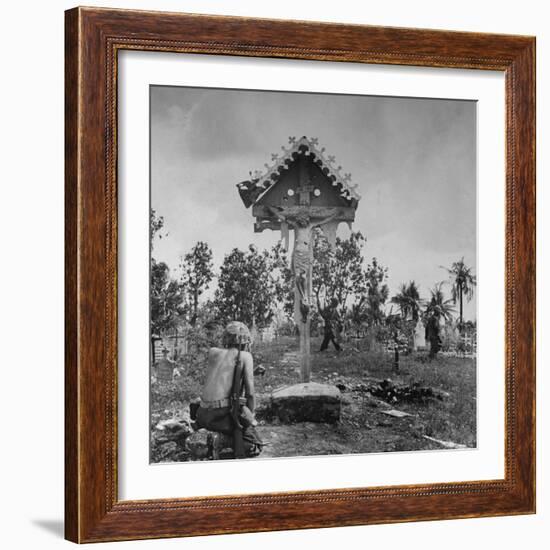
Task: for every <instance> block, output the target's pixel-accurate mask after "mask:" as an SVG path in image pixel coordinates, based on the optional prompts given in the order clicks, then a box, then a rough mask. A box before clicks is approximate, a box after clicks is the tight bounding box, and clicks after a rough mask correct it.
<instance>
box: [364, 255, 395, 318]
mask: <svg viewBox="0 0 550 550" xmlns="http://www.w3.org/2000/svg"><path fill="white" fill-rule="evenodd" d="M387 278H388V268H387V267H383V266H381V265H380V264H379V263H378V260H377V259H376V258H373V259H372V261H371V263H370V264H368V266H367V268H366V269H365V280H366V288H367V293H366V301H365V321H366V323H367V326H369V327H372V326H378V325H381V324H382V323H383V321H384V305H385V303H386V300H387V299H388V297H389V294H390V290H389V288H388V285H387V284H386V282H385V281H386V279H387Z"/></svg>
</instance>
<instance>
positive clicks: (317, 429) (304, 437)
mask: <svg viewBox="0 0 550 550" xmlns="http://www.w3.org/2000/svg"><path fill="white" fill-rule="evenodd" d="M319 345H320V341H318V339H313V342H312V349H313V350H318V348H319ZM203 360H204V358H197V360H196V361H195V362H194V363H191V364H187V365H186V366H185V367H183V368H182V376H181V377H180V378H179V379H177V380H176V381H175V382H174V383H173V384H171V385H168V386H164V387H159V386H158V385H156V384H154V385H153V388H152V401H151V413H152V419H151V420H152V426H154V425H156V423H157V422H158V421H159V420H162V419H165V418H168V417H171V416H178V415H179V414H180V412H181V411H183V410H186V409H187V407H188V403H189V401H190V400H191V399H192V398H194V397H196V396H197V395H198V394H199V392H200V387H201V384H202V375H203V368H202V365H203V364H204V363H202V361H203ZM254 360H255V365H256V366H258V365H262V366H263V367H264V368H265V373H264V374H263V375H262V376H257V377H256V378H255V383H256V392H257V394H258V401H259V405H260V407H261V406H262V403H264V404H265V403H267V402H268V400H269V395H270V393H271V391H272V390H274V389H276V388H278V387H281V386H286V385H290V384H295V383H299V382H300V368H299V364H298V357H297V343H296V340H295V339H292V338H284V339H281V340H280V341H278V342H273V343H270V344H263V345H262V344H260V345H259V346H257V347H256V349H255V350H254ZM311 363H312V376H311V379H312V381H313V382H320V383H329V384H337V385H339V387H341V388H342V396H343V399H342V414H341V420H340V422H339V423H337V424H334V425H329V424H316V423H310V422H305V423H300V424H294V425H282V424H281V423H280V422H278V421H276V420H275V421H269V422H267V421H260V426H259V432H260V434H261V436H262V438H263V439H264V441H267V442H268V443H269V445H268V446H267V447H266V448H265V450H264V452H263V454H262V455H261V456H264V457H277V456H306V455H326V454H349V453H369V452H384V451H411V450H428V449H441V448H442V446H441V444H438V443H435V442H433V441H431V440H428V439H426V438H425V437H423V436H430V437H433V438H436V439H438V440H443V441H451V442H454V443H457V444H461V445H465V446H467V447H475V446H476V397H475V396H476V368H475V360H474V359H471V358H461V357H437V358H436V359H434V360H433V361H428V360H427V358H426V353H425V352H419V353H414V354H411V355H409V356H401V359H400V367H399V372H394V370H393V357H392V355H391V354H384V353H374V352H367V351H359V350H357V349H355V348H353V347H352V346H351V345H348V346H347V349H345V350H344V351H343V352H341V353H336V352H335V351H326V352H324V353H320V352H318V351H314V352H313V356H312V361H311ZM388 378H390V379H391V380H392V382H394V383H396V384H410V383H415V382H417V383H421V384H422V385H425V386H429V387H432V388H434V389H435V390H437V391H439V392H442V393H444V394H445V398H444V399H442V400H437V399H434V400H429V401H428V402H427V403H406V402H397V403H395V402H394V403H390V404H388V403H385V402H384V401H382V400H380V399H376V398H373V397H372V396H371V395H370V394H369V393H367V392H364V391H355V389H356V388H357V387H358V386H359V387H360V386H361V385H364V386H368V385H369V384H374V383H377V382H379V381H381V380H384V379H388ZM391 408H394V409H398V410H400V411H403V412H407V413H409V414H410V415H411V416H407V417H405V418H394V417H391V416H388V415H386V414H384V413H383V412H382V411H384V410H388V409H391ZM153 443H154V442H153ZM153 450H155V449H154V445H153ZM153 459H154V460H156V459H158V460H185V453H182V452H179V450H177V449H174V448H172V450H171V452H170V453H169V454H168V455H167V456H165V455H163V454H162V453H160V452H158V453H156V452H153Z"/></svg>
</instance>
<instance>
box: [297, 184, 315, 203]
mask: <svg viewBox="0 0 550 550" xmlns="http://www.w3.org/2000/svg"><path fill="white" fill-rule="evenodd" d="M308 183H309V182H304V183H303V184H302V185H300V187H297V188H296V191H297V192H298V194H299V195H300V206H307V205H309V203H310V200H309V199H310V196H311V193H312V192H313V189H314V187H313V185H308Z"/></svg>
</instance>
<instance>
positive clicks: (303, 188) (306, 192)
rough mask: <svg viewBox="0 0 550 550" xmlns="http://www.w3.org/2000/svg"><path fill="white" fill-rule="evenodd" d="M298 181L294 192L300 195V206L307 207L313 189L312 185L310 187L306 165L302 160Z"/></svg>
mask: <svg viewBox="0 0 550 550" xmlns="http://www.w3.org/2000/svg"><path fill="white" fill-rule="evenodd" d="M298 181H299V183H300V185H299V187H297V188H296V191H297V192H298V194H299V195H300V206H309V204H310V195H311V193H312V192H313V189H314V187H313V185H310V179H309V174H308V171H307V163H306V161H305V159H304V158H301V159H300V176H299V180H298Z"/></svg>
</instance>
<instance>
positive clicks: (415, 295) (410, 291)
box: [391, 281, 421, 321]
mask: <svg viewBox="0 0 550 550" xmlns="http://www.w3.org/2000/svg"><path fill="white" fill-rule="evenodd" d="M391 301H392V303H394V304H396V305H397V307H398V308H399V312H400V313H401V317H402V318H403V319H404V320H408V319H409V318H410V319H411V320H412V321H418V319H419V317H420V306H421V300H420V292H419V291H418V286H417V284H416V283H415V282H414V281H410V282H409V284H408V285H407V284H405V283H402V284H401V285H400V286H399V292H398V293H397V294H396V295H395V296H394V297H393V298H392V299H391Z"/></svg>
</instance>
